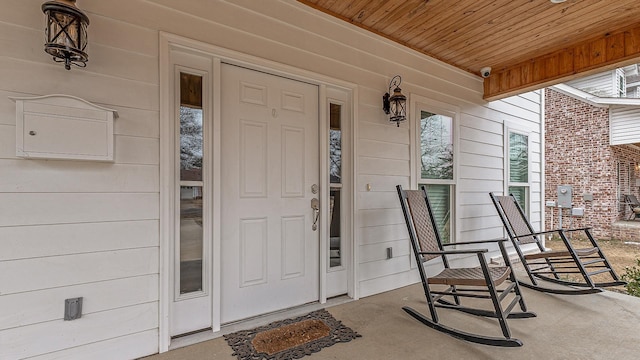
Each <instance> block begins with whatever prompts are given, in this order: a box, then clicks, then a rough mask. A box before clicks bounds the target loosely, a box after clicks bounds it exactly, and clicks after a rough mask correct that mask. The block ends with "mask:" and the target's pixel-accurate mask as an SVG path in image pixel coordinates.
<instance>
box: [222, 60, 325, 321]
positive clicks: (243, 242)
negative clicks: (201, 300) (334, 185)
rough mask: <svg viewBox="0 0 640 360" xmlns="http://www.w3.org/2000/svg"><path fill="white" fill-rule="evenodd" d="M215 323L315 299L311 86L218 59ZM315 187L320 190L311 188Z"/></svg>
mask: <svg viewBox="0 0 640 360" xmlns="http://www.w3.org/2000/svg"><path fill="white" fill-rule="evenodd" d="M221 81H222V86H221V88H222V89H223V91H222V93H221V100H222V101H221V103H222V104H223V106H222V114H221V115H222V120H221V126H222V134H223V136H222V149H221V151H222V160H221V174H222V184H221V185H222V194H221V196H222V213H221V216H222V237H221V252H222V253H221V266H222V273H221V275H222V278H221V283H222V284H221V310H222V313H221V322H222V323H228V322H231V321H236V320H240V319H244V318H248V317H252V316H256V315H260V314H264V313H267V312H271V311H276V310H281V309H284V308H289V307H293V306H297V305H301V304H304V303H308V302H313V301H317V300H318V298H319V235H318V231H314V230H313V229H312V225H313V220H314V211H313V210H312V209H311V206H310V204H311V199H312V198H314V194H312V192H311V187H312V185H314V184H316V185H317V184H319V157H318V154H319V153H318V146H319V144H318V88H317V86H314V85H310V84H307V83H303V82H299V81H295V80H291V79H287V78H283V77H279V76H275V75H270V74H266V73H263V72H258V71H253V70H249V69H246V68H241V67H237V66H233V65H228V64H223V65H222V78H221ZM315 196H317V195H315Z"/></svg>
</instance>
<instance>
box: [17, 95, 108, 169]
mask: <svg viewBox="0 0 640 360" xmlns="http://www.w3.org/2000/svg"><path fill="white" fill-rule="evenodd" d="M11 99H12V100H14V101H15V102H16V156H18V157H22V158H39V159H69V160H93V161H113V147H114V142H113V120H114V119H115V118H117V117H118V113H117V112H116V111H115V110H111V109H107V108H104V107H101V106H98V105H95V104H92V103H90V102H88V101H86V100H83V99H80V98H77V97H74V96H69V95H45V96H38V97H12V98H11Z"/></svg>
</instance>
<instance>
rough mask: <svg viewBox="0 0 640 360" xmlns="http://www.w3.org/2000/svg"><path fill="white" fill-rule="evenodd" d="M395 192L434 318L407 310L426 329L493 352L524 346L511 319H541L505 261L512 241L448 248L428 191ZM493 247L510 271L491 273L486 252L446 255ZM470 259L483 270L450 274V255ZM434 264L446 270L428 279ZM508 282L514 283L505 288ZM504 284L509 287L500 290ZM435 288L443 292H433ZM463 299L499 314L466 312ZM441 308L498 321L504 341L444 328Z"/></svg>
mask: <svg viewBox="0 0 640 360" xmlns="http://www.w3.org/2000/svg"><path fill="white" fill-rule="evenodd" d="M396 189H397V190H398V196H399V197H400V204H401V206H402V211H403V212H404V217H405V221H406V223H407V228H408V230H409V238H410V239H411V246H412V248H413V253H414V255H415V258H416V262H417V264H419V265H418V271H419V273H420V278H421V279H422V286H423V289H424V293H425V296H426V300H427V305H428V308H429V312H430V314H431V316H430V317H427V316H425V315H423V314H421V313H419V312H418V311H416V310H414V309H412V308H410V307H408V306H405V307H403V308H402V309H403V310H404V311H406V312H407V313H408V314H409V315H411V316H413V317H414V318H415V319H417V320H418V321H420V322H422V323H423V324H424V325H427V326H429V327H430V328H432V329H435V330H438V331H441V332H444V333H446V334H448V335H451V336H453V337H456V338H459V339H462V340H466V341H470V342H474V343H479V344H485V345H492V346H505V347H515V346H522V342H521V341H520V340H518V339H515V338H512V337H511V333H510V331H509V327H508V325H507V321H506V319H507V318H529V317H535V316H536V314H535V313H533V312H529V311H527V307H526V304H525V302H524V299H523V298H522V294H521V293H520V289H519V287H518V283H517V282H516V281H515V276H514V274H513V272H512V270H511V266H510V264H509V259H508V257H506V250H505V248H504V244H503V242H504V241H508V239H498V240H488V241H479V242H457V243H452V244H443V243H442V241H441V240H440V235H439V233H438V230H437V227H436V225H435V221H434V217H433V212H432V210H431V205H430V203H429V199H428V197H427V192H426V188H425V187H424V186H423V187H422V189H421V190H403V189H402V187H401V186H400V185H398V186H396ZM488 242H494V243H498V244H499V246H500V250H501V251H502V254H503V256H504V257H505V262H506V266H500V267H489V266H488V264H487V260H486V259H485V256H484V255H485V253H487V249H463V250H462V249H457V250H446V251H445V250H444V248H445V247H446V246H453V245H477V244H478V243H488ZM468 254H475V255H476V256H477V257H478V261H479V263H480V266H479V267H473V268H451V267H450V266H449V259H448V257H449V256H450V255H468ZM435 258H441V259H442V263H443V265H444V270H442V271H441V272H440V273H439V274H437V275H435V276H428V275H427V272H426V270H425V268H424V263H425V262H427V261H429V260H432V259H435ZM507 279H509V280H511V281H510V282H508V283H507V282H505V280H507ZM503 283H504V285H505V286H501V285H503ZM434 285H440V286H439V287H433V286H434ZM442 285H444V286H445V287H443V286H442ZM461 298H476V299H477V298H480V299H487V300H490V301H491V302H492V305H493V309H494V310H486V309H478V308H473V307H467V306H463V305H462V304H461ZM505 299H506V300H507V301H508V302H507V305H506V306H503V304H502V302H503V301H504V300H505ZM516 305H519V306H520V309H521V311H520V312H512V310H513V309H514V307H515V306H516ZM437 308H445V309H455V310H459V311H462V312H465V313H468V314H472V315H477V316H485V317H491V318H496V319H497V320H498V323H499V325H500V328H501V330H502V335H503V336H504V337H492V336H485V335H481V334H474V333H469V332H465V331H461V330H459V329H456V328H452V327H449V326H446V325H443V324H442V323H441V322H440V320H439V318H438V313H437Z"/></svg>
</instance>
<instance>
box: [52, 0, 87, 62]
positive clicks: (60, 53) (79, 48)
mask: <svg viewBox="0 0 640 360" xmlns="http://www.w3.org/2000/svg"><path fill="white" fill-rule="evenodd" d="M42 12H44V13H45V15H46V16H47V28H46V29H45V35H46V38H47V42H46V43H45V44H44V51H46V52H47V54H49V55H52V56H53V60H54V61H55V62H64V67H65V69H67V70H71V64H73V65H76V66H79V67H85V66H87V64H86V62H87V60H89V56H88V55H87V53H86V52H85V49H86V47H87V27H88V26H89V18H88V17H87V15H85V14H84V13H83V12H82V11H80V9H78V8H77V7H76V0H56V1H47V2H46V3H44V4H42Z"/></svg>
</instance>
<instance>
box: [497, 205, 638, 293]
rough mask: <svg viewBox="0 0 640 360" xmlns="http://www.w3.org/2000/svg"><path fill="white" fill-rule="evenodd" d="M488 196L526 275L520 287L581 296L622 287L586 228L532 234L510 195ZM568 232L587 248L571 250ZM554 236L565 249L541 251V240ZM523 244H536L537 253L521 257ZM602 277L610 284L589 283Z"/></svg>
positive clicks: (522, 212)
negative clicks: (578, 234)
mask: <svg viewBox="0 0 640 360" xmlns="http://www.w3.org/2000/svg"><path fill="white" fill-rule="evenodd" d="M490 196H491V200H492V201H493V204H494V205H495V207H496V210H497V211H498V214H499V215H500V219H501V220H502V223H503V224H504V227H505V229H506V230H507V234H508V235H509V238H510V239H511V242H512V243H513V246H514V247H515V250H516V252H517V253H518V257H519V258H520V261H522V265H523V266H524V268H525V270H526V271H527V274H528V275H529V280H530V281H531V283H530V284H529V283H526V282H522V281H519V284H520V285H522V286H524V287H528V288H531V289H534V290H538V291H542V292H547V293H552V294H561V295H584V294H593V293H598V292H601V291H602V289H601V287H609V286H618V285H625V284H626V282H624V281H621V280H620V278H619V277H618V275H617V274H616V273H615V271H614V270H613V268H612V267H611V264H609V261H608V260H607V258H606V257H605V256H604V253H603V252H602V250H601V249H600V246H598V243H597V242H596V240H595V239H594V238H593V235H591V232H590V231H589V228H580V229H570V230H563V229H556V230H550V231H540V232H535V231H533V227H532V226H531V224H530V223H529V221H528V220H527V217H526V215H525V213H524V211H523V210H522V208H521V207H520V204H518V202H517V201H516V198H515V197H514V196H513V195H509V196H496V195H494V194H493V193H490ZM568 232H584V234H585V235H586V237H587V239H589V242H590V243H591V247H589V248H584V249H575V248H574V247H573V246H572V245H571V241H570V240H569V239H568V237H567V233H568ZM554 233H555V234H558V236H559V237H560V239H561V240H562V242H563V244H564V245H565V247H566V249H561V250H547V249H545V248H544V246H543V245H542V241H541V236H544V235H545V234H554ZM525 244H536V245H537V249H535V250H537V251H536V252H535V253H531V254H526V255H525V254H524V252H523V250H522V249H521V246H522V245H525ZM602 273H609V275H610V276H611V278H612V281H610V282H600V283H597V282H595V281H593V279H592V276H594V275H596V274H602ZM569 274H574V275H575V274H579V275H580V277H582V279H584V281H583V282H580V281H572V280H568V279H567V278H566V276H567V275H569ZM563 276H564V278H563ZM538 280H544V281H548V282H552V283H556V284H561V285H567V287H565V288H550V287H546V286H542V285H539V283H538Z"/></svg>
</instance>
